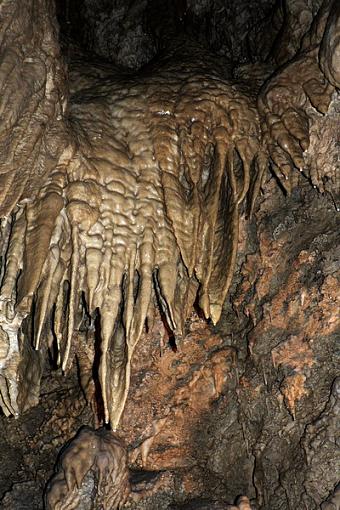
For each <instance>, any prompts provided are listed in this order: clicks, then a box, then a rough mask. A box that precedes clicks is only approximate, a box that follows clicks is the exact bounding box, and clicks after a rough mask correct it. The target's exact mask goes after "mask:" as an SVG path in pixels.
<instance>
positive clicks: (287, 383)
mask: <svg viewBox="0 0 340 510" xmlns="http://www.w3.org/2000/svg"><path fill="white" fill-rule="evenodd" d="M305 381H306V376H305V375H303V374H295V375H290V376H288V377H286V378H285V379H284V383H283V386H282V388H281V391H282V393H283V396H284V398H285V403H286V405H287V407H288V409H289V411H290V413H291V415H292V416H293V418H295V407H296V402H297V401H299V400H301V398H302V397H303V396H305V395H308V392H307V390H306V388H305Z"/></svg>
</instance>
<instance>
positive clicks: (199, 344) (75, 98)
mask: <svg viewBox="0 0 340 510" xmlns="http://www.w3.org/2000/svg"><path fill="white" fill-rule="evenodd" d="M132 3H133V2H132ZM68 4H69V3H68V2H67V5H68ZM131 5H132V4H131ZM300 5H301V6H302V11H303V12H304V13H307V14H308V13H309V14H308V16H307V17H308V19H307V21H306V20H304V16H301V18H299V20H298V22H297V24H295V26H294V23H292V27H290V33H294V40H293V41H286V42H285V41H283V42H282V44H281V46H280V48H279V50H278V51H277V53H276V57H275V55H272V57H273V59H274V60H275V58H276V61H277V62H282V61H285V60H286V59H291V60H289V61H288V62H287V64H286V65H285V66H284V67H280V68H278V69H277V70H275V69H274V68H272V67H271V65H272V64H271V63H270V62H262V63H261V62H257V64H256V65H255V66H253V64H252V63H251V62H249V63H248V64H247V65H246V66H244V67H243V66H240V69H238V70H237V69H236V70H234V71H233V73H231V70H230V68H229V67H228V66H224V63H223V61H221V60H220V59H219V58H218V57H216V56H215V55H212V54H211V53H210V52H209V51H207V50H206V49H205V48H204V47H203V46H200V45H198V44H197V43H196V41H195V39H192V38H191V37H189V36H188V34H183V33H182V34H180V35H179V36H178V37H176V38H174V39H173V40H172V42H170V43H169V45H168V47H167V50H166V51H165V52H164V53H163V54H162V55H160V56H159V58H157V59H155V60H154V61H153V62H152V63H150V65H149V66H148V67H146V68H145V69H143V70H142V71H140V72H139V73H136V74H132V73H120V74H117V70H115V69H113V68H111V67H110V65H107V64H89V63H88V62H87V61H86V62H84V61H82V60H81V59H80V60H76V62H75V63H74V62H70V67H69V69H68V70H67V78H66V75H65V73H66V68H65V67H64V65H63V62H62V59H61V57H60V52H59V40H58V36H57V32H56V19H55V16H54V12H53V4H52V1H51V2H50V1H48V2H44V1H42V0H27V2H23V1H22V0H4V2H3V3H2V4H1V7H0V15H1V16H2V18H1V20H2V19H4V20H5V23H2V24H1V27H0V46H1V48H0V49H1V51H0V54H1V57H2V58H1V61H0V111H1V114H2V118H3V122H2V124H1V126H0V164H1V166H0V184H1V188H0V215H1V230H0V254H1V258H0V264H1V267H0V276H1V290H0V406H1V408H2V410H3V413H4V414H5V416H6V418H7V421H5V417H3V416H2V417H0V420H1V421H2V424H6V427H5V426H4V427H3V429H4V431H5V433H6V434H7V432H8V430H12V431H13V430H14V431H15V432H14V436H15V435H16V434H17V433H18V435H19V436H20V433H19V432H18V431H19V429H20V427H24V428H25V427H26V430H28V431H29V434H30V439H29V440H28V441H27V444H26V446H25V448H26V449H24V452H25V453H24V454H23V458H22V463H24V464H25V466H26V468H27V469H28V470H29V473H30V480H38V479H39V483H40V484H41V483H42V481H41V480H42V479H43V477H44V476H45V478H46V477H47V473H49V468H45V471H44V472H43V474H42V473H41V471H40V474H39V476H38V475H37V472H36V471H34V469H31V468H30V467H29V464H30V459H31V456H32V457H34V458H35V459H37V458H40V459H41V458H43V459H44V460H43V461H42V462H43V463H44V462H46V458H45V457H44V456H43V455H42V457H39V455H40V453H39V452H32V451H31V452H30V450H33V449H38V447H40V446H41V445H43V446H45V447H46V449H49V448H50V455H52V453H51V452H52V446H53V448H54V447H56V446H59V445H60V443H61V442H62V439H63V438H65V440H66V439H67V440H68V439H71V437H72V436H74V434H75V433H76V430H73V429H78V428H79V426H80V422H81V421H82V420H84V421H85V422H86V423H87V424H91V425H93V422H94V423H95V424H96V426H97V427H99V426H101V425H102V424H103V423H104V422H106V424H107V425H108V427H109V426H111V428H112V429H118V430H119V433H120V434H121V436H122V437H123V438H124V439H125V442H126V444H127V448H128V456H127V454H126V451H125V449H124V448H123V446H122V445H121V444H120V442H119V441H116V440H115V435H114V434H113V433H112V432H110V431H109V430H105V431H104V430H103V429H99V430H98V431H94V430H91V431H89V430H87V432H86V433H84V432H83V433H81V434H79V436H76V439H75V442H74V443H73V446H72V445H71V446H70V449H68V451H65V452H64V453H65V455H64V454H63V455H62V466H61V470H60V473H59V474H58V475H57V477H56V479H55V480H54V482H55V484H54V485H53V483H52V486H51V491H50V492H49V496H48V497H49V498H50V499H49V503H48V504H49V505H50V508H51V509H55V510H56V509H57V508H58V505H59V507H62V508H67V507H69V508H72V507H78V510H80V508H81V506H82V505H83V501H84V500H83V499H82V498H83V496H84V497H86V498H87V500H88V501H87V502H86V505H88V506H89V508H91V505H92V506H93V505H97V506H99V505H101V506H103V507H104V508H105V507H107V508H108V509H109V508H110V507H112V508H116V507H118V506H119V505H122V504H125V500H126V498H127V492H130V495H131V498H130V501H129V503H128V504H129V505H130V506H131V507H136V505H137V508H138V509H140V508H145V509H147V510H156V509H157V510H159V508H161V509H163V508H164V510H165V509H170V508H183V509H185V508H187V509H189V508H216V509H217V508H221V506H222V507H227V505H228V504H232V502H233V501H234V502H235V505H236V506H234V507H235V508H238V509H239V510H241V509H242V510H249V509H250V508H252V509H253V507H254V508H256V507H258V508H260V509H261V510H282V509H283V508H286V507H287V508H306V509H308V510H316V508H318V507H319V506H320V504H322V503H323V502H324V503H325V504H328V502H330V504H332V501H331V500H332V498H333V496H334V498H337V493H336V491H335V485H336V483H337V482H338V479H337V476H338V474H337V473H338V469H337V468H338V466H339V456H338V453H337V451H338V450H337V449H336V446H337V433H336V423H337V417H338V414H339V378H338V377H337V375H338V364H337V363H338V358H337V356H338V354H337V351H336V340H337V339H338V334H339V321H338V310H339V302H338V288H339V274H338V268H339V267H338V266H339V257H338V254H337V251H336V250H337V249H338V246H339V237H338V231H339V228H338V220H337V218H336V215H335V210H337V209H339V205H338V204H339V202H338V197H337V193H338V191H339V182H340V181H339V176H338V173H337V170H338V166H337V165H338V146H337V141H338V130H339V122H338V120H339V81H338V72H337V68H336V65H335V62H336V58H337V55H338V53H339V40H338V35H339V9H338V5H337V3H336V2H335V1H334V0H333V1H331V0H325V1H324V2H322V5H321V8H320V10H319V13H318V15H317V16H316V17H315V19H314V21H313V23H310V22H311V19H309V18H310V16H309V15H310V13H311V10H310V7H309V6H308V8H307V7H306V9H305V3H304V2H303V1H301V2H300V1H299V5H298V7H297V6H294V8H293V7H292V6H288V7H290V9H289V12H290V16H288V18H289V17H290V18H294V12H296V10H297V8H298V9H299V8H300V7H299V6H300ZM132 10H133V9H132ZM188 12H190V6H189V7H188V10H187V6H186V3H185V2H184V3H183V8H182V7H180V8H179V13H178V14H177V16H179V17H180V19H179V20H177V21H178V24H179V25H180V26H181V27H182V28H184V25H185V23H187V18H188ZM303 12H302V14H303ZM155 19H156V18H155ZM307 25H308V26H309V25H310V30H309V31H308V32H307V33H306V34H305V35H304V38H303V40H302V41H301V37H302V34H303V33H304V31H305V29H306V30H307V28H306V27H307ZM295 27H297V29H296V30H295ZM288 28H289V27H288ZM170 32H171V31H170ZM282 33H286V34H287V33H289V30H288V32H285V31H283V32H282ZM168 36H169V34H168ZM169 37H170V36H169ZM168 42H169V41H168V39H167V43H168ZM300 43H301V44H300ZM299 47H300V50H299V51H298V50H297V49H298V48H299ZM69 49H70V48H69ZM293 55H294V58H292V57H293ZM70 60H72V59H70ZM241 68H242V69H241ZM262 70H263V73H265V76H264V75H262V74H261V73H262ZM237 76H238V77H239V79H240V80H241V81H239V82H238V81H237V80H236V77H237ZM264 82H265V83H264ZM261 85H262V87H261ZM68 88H69V90H67V89H68ZM268 168H270V169H271V170H272V171H273V173H274V175H275V178H274V176H272V177H271V178H269V174H268V172H267V170H268ZM277 179H278V180H279V181H280V183H281V185H282V187H283V188H284V190H285V191H286V192H287V194H288V195H289V194H291V196H285V195H284V194H283V193H282V192H281V190H279V186H278V183H277ZM304 179H305V180H304ZM310 184H312V186H314V187H315V188H317V190H318V192H319V193H317V192H316V191H315V193H314V190H313V187H312V186H310ZM260 191H262V193H263V194H262V195H261V198H260V201H259V202H257V201H256V197H258V195H259V194H260ZM329 198H330V199H331V200H329ZM334 205H335V206H336V207H335V209H334ZM246 210H250V211H251V212H252V213H253V217H252V219H250V218H247V217H246V214H245V212H246ZM238 249H239V254H238ZM235 269H236V271H235ZM233 277H234V279H233ZM229 291H230V293H229ZM228 293H229V294H228ZM228 295H229V298H228ZM194 307H195V309H196V310H197V313H198V315H195V313H194V312H193V308H194ZM203 316H204V317H205V319H203V318H202V317H203ZM46 361H48V362H49V365H48V367H46V366H45V367H44V364H46ZM56 369H59V376H60V375H61V372H63V373H64V374H65V375H69V379H68V380H67V379H66V380H65V382H64V384H65V386H66V387H67V385H68V384H70V385H74V387H73V389H72V388H70V387H67V391H66V392H65V393H62V392H61V393H58V391H57V390H56V388H55V387H53V384H52V382H51V379H52V376H53V373H54V372H55V371H56ZM44 370H45V372H44ZM58 381H60V380H59V379H58ZM41 384H42V386H43V393H42V394H43V398H44V400H43V402H42V403H41V405H44V407H43V412H42V414H43V416H40V417H39V409H40V408H38V407H35V408H34V409H32V407H34V406H37V404H38V403H39V394H40V385H41ZM130 386H131V391H130V398H128V393H129V388H130ZM80 387H81V389H82V390H83V392H84V395H81V394H80ZM71 390H72V391H71ZM63 395H66V397H65V399H64V400H62V399H63V398H64V397H63ZM84 396H85V397H86V400H87V402H88V404H89V407H87V408H86V407H85V398H84ZM45 399H46V402H45ZM55 400H56V401H55ZM73 400H74V401H75V404H74V405H73V402H72V401H73ZM35 412H36V414H35ZM25 413H27V414H25ZM30 413H32V414H30ZM11 415H15V416H16V417H17V418H18V421H17V422H14V421H11ZM19 415H22V416H20V417H19ZM30 419H32V423H30ZM26 420H27V422H26ZM36 423H38V424H39V426H37V427H36V425H35V424H36ZM15 424H17V425H15ZM32 431H33V432H32ZM5 433H4V435H5ZM21 434H23V432H21ZM54 434H56V435H54ZM0 436H1V435H0ZM32 436H33V437H32ZM46 438H47V439H46ZM78 439H79V441H78ZM106 439H107V441H106ZM6 441H7V442H6ZM46 442H47V443H48V442H50V443H51V444H50V445H49V444H48V445H47V446H46ZM0 444H1V445H2V446H1V447H0V454H2V452H3V451H4V452H6V451H7V450H8V449H10V450H11V449H12V448H9V447H8V445H9V444H10V445H11V447H12V446H13V444H14V445H15V444H16V441H13V437H11V440H10V441H8V437H7V435H6V437H5V439H3V438H2V437H0ZM43 449H44V448H42V450H43ZM98 452H99V453H98ZM20 462H21V461H20V459H19V460H18V461H15V466H14V467H13V465H12V466H11V465H9V467H8V470H9V471H8V472H10V475H7V468H6V470H5V474H6V479H7V478H8V479H9V480H10V479H11V477H15V479H16V480H17V479H18V478H17V477H19V479H20V476H21V475H20V469H18V466H19V465H21V464H20ZM37 462H38V461H37ZM63 462H64V464H63ZM127 462H129V464H130V466H129V467H130V468H131V473H129V472H128V466H127ZM0 464H1V462H0ZM4 465H5V464H4ZM6 466H8V464H6ZM39 469H40V470H41V468H39ZM39 469H38V471H39ZM16 471H18V473H17V472H16ZM42 471H43V469H42ZM160 473H161V474H160ZM49 474H50V473H49ZM130 474H131V490H130V489H129V487H128V486H129V482H128V475H130ZM143 477H144V478H143ZM133 479H135V482H133V481H132V480H133ZM138 479H143V480H142V482H143V483H142V482H141V483H140V484H139V489H138V482H136V480H138ZM156 479H157V483H156ZM84 480H85V482H84ZM19 481H20V480H19ZM21 481H22V480H21ZM44 481H45V480H44ZM116 482H117V485H115V484H116ZM6 483H8V482H6ZM83 483H84V486H83ZM143 484H144V486H145V487H144V489H143V488H142V486H143ZM10 485H12V482H11V483H10ZM13 486H15V483H13ZM82 486H83V488H82V489H81V487H82ZM6 487H7V488H8V485H7V486H6ZM111 489H112V491H113V495H112V494H111V493H110V490H111ZM125 489H126V490H125ZM6 490H7V489H6ZM82 490H84V491H85V492H83V493H82V492H81V491H82ZM107 490H108V492H107ZM19 492H20V488H19ZM239 494H244V496H242V497H241V498H238V499H237V496H238V495H239ZM12 496H13V497H12ZM12 496H11V494H6V495H5V497H4V499H3V501H1V504H2V503H3V502H4V504H5V508H6V510H7V508H15V505H16V503H15V501H16V499H15V498H16V494H14V493H13V495H12ZM143 497H144V500H143ZM195 497H196V498H200V501H199V502H198V503H197V502H195V501H191V500H193V498H195ZM334 498H333V499H334ZM327 500H328V501H327ZM196 503H197V504H196ZM84 504H85V503H84ZM202 505H203V506H202ZM209 505H210V507H209ZM20 510H21V509H20ZM35 510H36V509H35ZM82 510H83V509H82Z"/></svg>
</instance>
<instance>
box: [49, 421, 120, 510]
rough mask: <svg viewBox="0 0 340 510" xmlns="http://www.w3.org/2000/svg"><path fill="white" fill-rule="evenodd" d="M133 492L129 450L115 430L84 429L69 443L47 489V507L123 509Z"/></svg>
mask: <svg viewBox="0 0 340 510" xmlns="http://www.w3.org/2000/svg"><path fill="white" fill-rule="evenodd" d="M129 493H130V483H129V471H128V465H127V453H126V449H125V447H124V445H123V443H122V442H121V440H120V439H119V438H118V437H117V436H116V435H115V434H114V433H113V432H111V431H109V430H105V429H99V430H97V431H94V430H92V429H90V428H88V427H87V428H83V429H82V430H81V431H80V432H79V433H78V434H77V436H76V437H75V438H74V439H73V440H72V441H71V442H70V443H69V445H67V446H66V447H65V448H64V450H63V452H62V454H61V456H60V460H59V464H58V467H57V472H56V474H55V475H54V476H53V477H52V479H51V480H50V482H49V485H48V488H47V491H46V509H47V510H67V509H71V508H79V509H80V508H87V509H89V510H91V509H93V510H97V509H98V508H105V509H106V510H115V509H118V508H121V507H122V506H123V505H124V503H125V502H126V500H127V498H128V496H129Z"/></svg>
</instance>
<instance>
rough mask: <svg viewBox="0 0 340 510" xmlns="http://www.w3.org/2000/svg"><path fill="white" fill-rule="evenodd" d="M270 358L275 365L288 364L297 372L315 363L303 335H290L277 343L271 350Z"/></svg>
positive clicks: (311, 351)
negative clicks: (285, 339)
mask: <svg viewBox="0 0 340 510" xmlns="http://www.w3.org/2000/svg"><path fill="white" fill-rule="evenodd" d="M272 359H273V364H274V365H275V366H278V365H288V366H289V367H291V368H293V369H294V370H295V371H297V372H299V371H301V370H303V369H304V368H305V367H312V366H313V365H314V363H315V359H314V355H313V350H312V349H311V347H310V345H309V343H308V341H307V340H306V339H305V338H304V337H303V336H301V337H298V336H292V337H290V338H289V339H288V340H287V341H286V342H284V343H282V344H279V345H278V346H277V347H276V348H275V349H273V350H272Z"/></svg>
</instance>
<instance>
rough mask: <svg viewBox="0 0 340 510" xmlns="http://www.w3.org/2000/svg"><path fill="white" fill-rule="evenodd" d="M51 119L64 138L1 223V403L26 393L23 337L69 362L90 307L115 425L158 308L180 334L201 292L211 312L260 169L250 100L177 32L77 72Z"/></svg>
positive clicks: (24, 401)
mask: <svg viewBox="0 0 340 510" xmlns="http://www.w3.org/2000/svg"><path fill="white" fill-rule="evenodd" d="M78 72H79V68H78ZM80 72H81V70H80ZM59 122H60V123H62V124H63V127H64V131H65V132H67V134H68V137H69V138H68V146H67V147H66V148H65V149H64V151H63V152H62V153H61V154H60V156H59V159H58V161H57V162H56V164H55V166H54V167H53V168H52V169H51V170H50V171H49V172H48V173H47V175H46V176H45V178H44V179H43V178H41V184H40V187H39V188H37V187H35V189H33V191H32V193H33V194H34V198H28V197H27V198H25V199H22V200H21V201H19V203H18V205H17V206H16V208H14V209H13V210H12V214H11V216H7V218H5V219H4V221H3V252H4V264H3V265H4V276H3V280H2V287H1V306H2V313H1V319H0V320H1V323H0V324H1V331H2V345H3V351H4V353H3V356H2V371H1V399H2V402H1V404H2V407H3V409H4V411H5V413H6V414H8V415H9V414H18V413H20V412H22V411H23V410H25V409H27V408H28V407H30V405H32V404H34V403H36V401H37V394H38V393H39V390H38V388H39V373H41V368H40V367H41V363H42V360H41V356H40V355H39V354H37V352H31V350H32V348H34V349H35V351H38V350H39V349H40V347H41V348H42V349H44V348H46V347H47V346H48V347H49V348H50V349H52V350H53V349H54V348H55V350H56V351H57V353H58V354H57V363H58V364H61V367H62V369H63V371H67V370H68V368H69V367H70V365H71V363H72V360H73V356H74V353H75V352H76V351H77V350H79V349H78V347H77V342H82V341H83V339H82V336H81V334H77V332H79V330H81V329H83V330H84V329H86V327H88V328H91V327H93V324H94V322H95V319H96V316H98V317H99V323H100V325H99V326H98V331H97V333H98V335H99V336H100V338H101V340H100V346H99V348H100V351H101V354H100V365H99V379H100V385H101V388H102V398H103V404H104V417H105V421H106V422H109V421H110V423H111V425H112V426H113V427H114V428H116V427H117V425H118V423H119V418H120V416H121V413H122V410H123V408H124V404H125V401H126V397H127V392H128V387H129V379H130V370H131V369H130V362H131V357H132V354H133V351H134V348H135V345H136V343H137V342H138V340H139V338H140V335H141V333H142V331H143V327H144V323H145V321H146V320H147V319H148V321H149V322H150V321H151V319H152V315H153V312H154V308H155V307H156V306H157V305H159V306H160V309H161V312H162V314H163V315H164V317H165V318H166V322H167V324H168V327H169V329H170V330H171V331H172V332H173V334H174V336H175V338H176V339H180V338H181V337H182V336H183V326H184V322H185V320H186V318H187V317H188V316H189V314H190V312H191V309H192V306H193V303H194V301H195V299H196V295H197V294H198V301H199V306H200V308H201V309H202V310H203V312H204V314H205V317H206V318H207V319H208V318H211V319H212V321H213V323H217V322H218V320H219V318H220V314H221V309H222V304H223V302H224V299H225V297H226V293H227V291H228V288H229V286H230V282H231V278H232V274H233V268H234V264H235V257H236V250H237V243H238V224H239V211H240V207H241V204H242V203H243V201H244V199H245V197H246V194H247V191H248V189H249V184H250V175H251V173H253V174H254V176H253V181H256V173H257V172H258V168H259V167H260V168H261V171H263V168H262V167H263V157H261V151H260V131H259V124H258V118H257V112H256V108H255V101H254V98H252V97H250V96H249V95H247V94H246V93H245V92H243V90H242V88H240V87H238V86H237V84H236V83H233V82H232V81H228V80H227V79H226V78H224V77H223V73H222V72H221V69H219V68H218V66H217V65H216V62H215V61H214V59H213V57H211V56H210V55H209V53H207V52H206V51H204V49H203V48H197V47H196V45H194V44H193V43H191V42H190V41H187V40H186V39H184V40H181V39H180V40H179V41H177V42H175V43H174V45H173V47H172V49H171V52H170V54H169V55H165V56H163V58H162V59H160V61H159V62H158V63H157V66H156V64H154V67H151V68H150V69H145V71H144V72H143V74H141V75H139V76H138V77H131V78H130V79H125V80H122V79H120V80H119V81H118V80H117V79H114V78H112V76H110V75H109V74H108V75H104V76H103V73H102V76H101V77H100V80H98V81H97V82H96V83H94V82H93V81H92V82H91V86H90V87H89V88H86V82H85V86H84V88H83V89H82V90H77V91H76V92H75V93H74V94H72V95H71V96H70V100H69V104H68V108H67V110H66V113H65V117H63V118H61V119H59ZM60 130H62V129H60ZM5 134H6V133H5ZM65 136H66V135H65ZM261 165H262V167H261ZM33 171H34V170H33ZM6 176H7V175H6ZM11 189H12V188H9V191H8V192H7V193H6V194H5V195H4V205H3V211H5V212H6V209H5V207H6V204H7V203H8V202H6V197H11ZM15 198H16V197H15ZM7 200H8V198H7ZM13 200H14V197H13ZM8 208H9V206H8ZM8 208H7V209H8ZM23 240H24V242H23ZM46 323H50V324H52V333H49V332H48V329H49V328H48V327H45V326H46ZM46 337H49V338H50V340H49V341H47V342H46ZM43 338H44V339H45V341H44V340H43ZM41 344H42V345H41ZM25 351H30V354H28V355H27V356H25V354H24V352H25ZM22 373H24V374H25V375H23V376H21V375H19V374H22ZM19 379H20V381H19Z"/></svg>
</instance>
